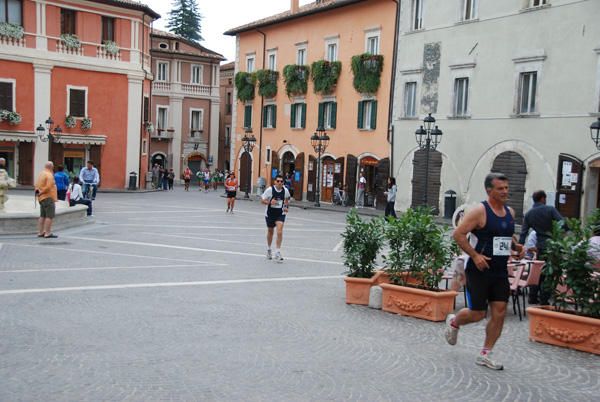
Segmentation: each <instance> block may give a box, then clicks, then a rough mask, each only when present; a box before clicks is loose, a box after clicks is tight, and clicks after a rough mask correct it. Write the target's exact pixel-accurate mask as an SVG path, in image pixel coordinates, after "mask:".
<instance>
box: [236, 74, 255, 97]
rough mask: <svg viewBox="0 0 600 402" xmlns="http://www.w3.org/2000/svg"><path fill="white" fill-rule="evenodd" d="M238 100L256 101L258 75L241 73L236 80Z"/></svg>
mask: <svg viewBox="0 0 600 402" xmlns="http://www.w3.org/2000/svg"><path fill="white" fill-rule="evenodd" d="M234 83H235V89H236V90H237V98H238V99H239V100H240V101H242V102H246V101H251V100H252V99H254V85H255V84H256V75H255V74H252V73H247V72H245V71H240V72H238V73H237V74H236V75H235V78H234Z"/></svg>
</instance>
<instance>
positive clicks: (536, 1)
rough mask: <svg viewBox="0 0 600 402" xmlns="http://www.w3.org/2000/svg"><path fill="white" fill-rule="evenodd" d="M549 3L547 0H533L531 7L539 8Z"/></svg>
mask: <svg viewBox="0 0 600 402" xmlns="http://www.w3.org/2000/svg"><path fill="white" fill-rule="evenodd" d="M546 3H547V1H546V0H531V6H530V7H539V6H543V5H545V4H546Z"/></svg>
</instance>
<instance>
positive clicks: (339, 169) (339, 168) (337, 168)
mask: <svg viewBox="0 0 600 402" xmlns="http://www.w3.org/2000/svg"><path fill="white" fill-rule="evenodd" d="M335 172H336V173H341V172H342V165H341V164H340V163H336V164H335Z"/></svg>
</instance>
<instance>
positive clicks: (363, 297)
mask: <svg viewBox="0 0 600 402" xmlns="http://www.w3.org/2000/svg"><path fill="white" fill-rule="evenodd" d="M381 272H382V271H375V275H374V276H373V277H371V278H352V277H350V276H347V277H345V278H344V281H346V304H360V305H362V306H368V305H369V295H370V293H371V286H377V285H378V281H379V277H380V275H381Z"/></svg>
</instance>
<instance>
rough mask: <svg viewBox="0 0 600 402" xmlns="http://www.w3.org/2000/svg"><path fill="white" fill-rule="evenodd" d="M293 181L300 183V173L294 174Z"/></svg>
mask: <svg viewBox="0 0 600 402" xmlns="http://www.w3.org/2000/svg"><path fill="white" fill-rule="evenodd" d="M294 181H300V172H294Z"/></svg>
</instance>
